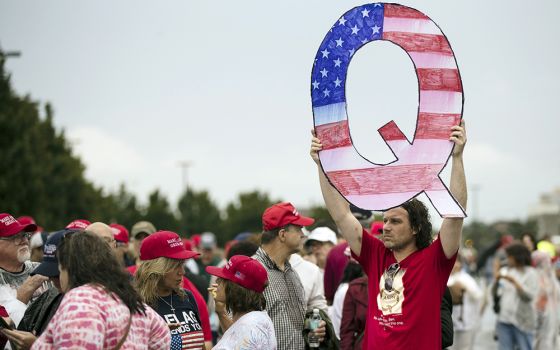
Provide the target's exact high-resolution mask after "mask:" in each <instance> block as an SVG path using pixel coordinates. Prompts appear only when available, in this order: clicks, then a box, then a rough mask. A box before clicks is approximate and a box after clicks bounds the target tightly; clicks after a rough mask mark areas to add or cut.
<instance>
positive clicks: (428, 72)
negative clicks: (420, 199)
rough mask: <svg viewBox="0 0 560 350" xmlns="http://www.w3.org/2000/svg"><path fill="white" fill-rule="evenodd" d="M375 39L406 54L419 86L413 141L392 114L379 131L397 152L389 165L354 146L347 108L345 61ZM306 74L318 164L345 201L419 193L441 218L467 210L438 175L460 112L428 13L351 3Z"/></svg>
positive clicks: (368, 202)
mask: <svg viewBox="0 0 560 350" xmlns="http://www.w3.org/2000/svg"><path fill="white" fill-rule="evenodd" d="M376 40H387V41H389V42H392V43H394V44H395V45H398V46H400V47H401V48H402V49H403V50H404V51H405V52H406V53H407V54H408V55H409V57H410V58H411V59H412V62H413V63H414V67H415V69H416V75H417V77H418V86H419V89H420V93H419V108H418V115H417V121H416V131H415V134H414V139H413V141H412V143H411V142H409V140H408V139H407V138H406V136H405V135H404V134H403V133H402V132H401V130H400V129H399V127H398V126H397V125H396V124H395V122H394V121H390V122H388V123H386V124H385V125H384V126H382V127H381V128H380V129H379V130H378V131H379V133H380V134H381V137H382V138H383V139H384V140H385V142H386V143H387V145H388V146H389V148H390V149H391V151H392V152H393V153H394V154H395V156H396V158H397V160H395V161H394V162H391V163H389V164H376V163H372V162H370V161H369V160H367V159H365V158H364V157H362V156H361V155H360V154H359V153H358V151H357V150H356V149H355V148H354V146H353V144H352V139H351V137H350V129H349V127H348V116H347V113H346V94H345V86H346V75H347V72H348V65H349V64H350V61H351V60H352V56H353V55H354V53H355V52H356V51H357V50H359V49H360V48H361V47H362V46H363V45H366V44H367V43H369V42H371V41H376ZM311 80H312V83H311V98H312V101H313V116H314V122H315V130H316V132H317V136H318V137H319V139H321V142H322V144H323V150H322V151H321V152H320V153H319V159H320V161H321V166H322V168H323V171H324V172H325V174H326V175H327V178H328V179H329V181H330V182H331V183H332V184H333V185H334V187H336V189H337V190H338V191H339V192H340V193H341V194H342V195H343V196H344V197H345V198H346V199H347V200H348V201H349V202H350V203H352V204H354V205H356V206H358V207H360V208H363V209H368V210H386V209H389V208H392V207H396V206H399V205H400V204H402V203H404V202H405V201H407V200H409V199H411V198H413V197H415V196H417V195H419V194H421V193H422V192H424V193H426V195H427V196H428V198H429V199H430V201H431V202H432V204H433V205H434V207H435V208H436V210H437V211H438V212H439V214H440V215H441V216H442V217H465V216H466V214H465V211H464V210H463V208H461V206H460V205H459V204H458V203H457V201H456V200H455V199H454V198H453V196H452V195H451V194H450V193H449V190H448V188H447V187H446V186H445V184H444V183H443V182H442V180H441V179H440V177H439V174H440V173H441V171H442V170H443V168H444V166H445V164H446V163H447V161H448V159H449V157H450V155H451V152H452V150H453V143H452V142H451V141H449V135H450V133H451V127H452V126H453V125H458V124H459V122H460V120H461V116H462V113H463V87H462V84H461V77H460V75H459V69H458V68H457V63H456V61H455V56H454V55H453V51H452V50H451V46H450V45H449V42H448V41H447V38H446V37H445V35H444V34H443V33H442V32H441V30H440V28H439V27H438V26H437V25H436V24H435V23H434V22H433V21H432V20H431V19H430V18H429V17H428V16H426V15H424V14H423V13H421V12H419V11H417V10H415V9H412V8H409V7H406V6H402V5H397V4H386V3H376V4H367V5H363V6H359V7H356V8H353V9H352V10H350V11H348V12H346V13H345V14H344V15H343V16H342V17H340V19H338V21H337V22H336V23H335V24H334V26H333V27H332V29H331V30H330V31H329V32H328V33H327V35H326V37H325V39H324V40H323V42H322V43H321V46H320V48H319V50H318V52H317V56H316V57H315V63H314V65H313V72H312V76H311Z"/></svg>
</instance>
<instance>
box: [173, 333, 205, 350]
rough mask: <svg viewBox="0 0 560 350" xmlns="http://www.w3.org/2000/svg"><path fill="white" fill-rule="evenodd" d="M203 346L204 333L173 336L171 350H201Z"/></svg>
mask: <svg viewBox="0 0 560 350" xmlns="http://www.w3.org/2000/svg"><path fill="white" fill-rule="evenodd" d="M203 346H204V333H202V331H197V332H189V333H182V334H172V335H171V348H170V349H171V350H201V349H202V348H203Z"/></svg>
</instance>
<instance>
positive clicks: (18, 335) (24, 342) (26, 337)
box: [0, 328, 37, 350]
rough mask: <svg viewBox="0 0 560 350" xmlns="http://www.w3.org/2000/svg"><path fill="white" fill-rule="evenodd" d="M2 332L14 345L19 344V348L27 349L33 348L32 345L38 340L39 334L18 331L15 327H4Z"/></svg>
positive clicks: (20, 349) (21, 349)
mask: <svg viewBox="0 0 560 350" xmlns="http://www.w3.org/2000/svg"><path fill="white" fill-rule="evenodd" d="M0 332H1V333H2V334H4V335H5V336H6V338H8V339H9V340H10V341H11V342H12V343H14V345H16V346H17V349H19V350H27V349H30V348H31V345H33V343H34V342H35V340H37V336H35V334H33V333H30V332H24V331H18V330H15V329H6V328H3V329H2V330H0Z"/></svg>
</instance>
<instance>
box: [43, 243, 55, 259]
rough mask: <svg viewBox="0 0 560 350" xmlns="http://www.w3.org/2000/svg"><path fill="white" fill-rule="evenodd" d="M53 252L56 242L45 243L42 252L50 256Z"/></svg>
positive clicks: (52, 255)
mask: <svg viewBox="0 0 560 350" xmlns="http://www.w3.org/2000/svg"><path fill="white" fill-rule="evenodd" d="M55 252H56V244H47V245H45V247H44V248H43V254H45V255H49V256H51V257H54V253H55Z"/></svg>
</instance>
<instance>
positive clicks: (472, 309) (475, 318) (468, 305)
mask: <svg viewBox="0 0 560 350" xmlns="http://www.w3.org/2000/svg"><path fill="white" fill-rule="evenodd" d="M457 282H459V283H461V284H462V285H463V287H464V288H465V293H464V294H463V304H462V305H453V312H452V313H451V317H452V318H453V328H454V329H455V330H456V331H469V330H472V329H475V328H476V327H478V326H479V325H480V308H481V304H482V299H483V298H484V292H483V291H482V289H481V288H480V287H479V286H478V283H476V280H475V279H474V278H472V276H471V275H469V274H468V273H467V272H466V271H464V270H461V271H459V272H456V273H452V274H451V276H449V280H448V281H447V286H452V285H454V284H455V283H457Z"/></svg>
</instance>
